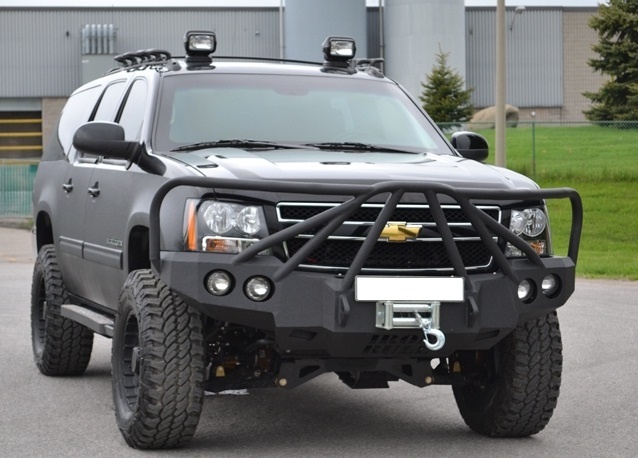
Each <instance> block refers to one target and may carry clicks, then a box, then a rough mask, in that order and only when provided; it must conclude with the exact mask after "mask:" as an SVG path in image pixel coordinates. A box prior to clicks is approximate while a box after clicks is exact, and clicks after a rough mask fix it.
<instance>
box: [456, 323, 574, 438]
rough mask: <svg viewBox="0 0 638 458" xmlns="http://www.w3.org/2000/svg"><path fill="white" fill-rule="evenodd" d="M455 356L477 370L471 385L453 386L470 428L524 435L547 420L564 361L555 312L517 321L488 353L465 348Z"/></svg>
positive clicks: (487, 433)
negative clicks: (523, 321)
mask: <svg viewBox="0 0 638 458" xmlns="http://www.w3.org/2000/svg"><path fill="white" fill-rule="evenodd" d="M460 359H461V364H462V365H465V366H467V365H470V366H474V367H475V368H476V369H478V371H479V376H478V377H477V378H476V379H475V380H474V381H473V382H472V383H471V384H470V385H463V386H454V387H453V390H454V397H455V399H456V403H457V406H458V408H459V411H460V413H461V416H462V417H463V420H465V423H466V424H467V425H468V426H469V427H470V428H471V429H472V430H474V431H475V432H477V433H479V434H483V435H485V436H491V437H526V436H530V435H532V434H536V433H538V432H540V431H541V430H542V429H543V428H545V426H546V425H547V423H549V420H550V418H551V417H552V414H553V412H554V409H555V408H556V402H557V400H558V394H559V390H560V381H561V372H562V365H563V355H562V342H561V335H560V328H559V325H558V317H557V316H556V313H551V314H549V315H546V316H543V317H541V318H538V319H536V320H532V321H529V322H527V323H525V324H524V325H521V326H519V327H518V328H516V329H515V330H514V332H513V333H512V334H510V335H509V336H507V337H506V338H505V339H503V340H502V341H501V342H499V343H498V344H497V345H496V346H495V347H494V348H493V349H491V350H489V351H487V352H476V353H469V352H467V353H464V354H462V355H461V358H460ZM463 360H465V361H463ZM470 360H471V361H470Z"/></svg>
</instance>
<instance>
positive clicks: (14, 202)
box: [0, 159, 39, 218]
mask: <svg viewBox="0 0 638 458" xmlns="http://www.w3.org/2000/svg"><path fill="white" fill-rule="evenodd" d="M38 163H39V162H38V161H37V160H33V161H26V160H20V161H19V160H9V159H0V218H29V217H31V216H32V215H31V207H32V204H31V193H32V192H33V181H34V180H35V173H36V171H37V169H38Z"/></svg>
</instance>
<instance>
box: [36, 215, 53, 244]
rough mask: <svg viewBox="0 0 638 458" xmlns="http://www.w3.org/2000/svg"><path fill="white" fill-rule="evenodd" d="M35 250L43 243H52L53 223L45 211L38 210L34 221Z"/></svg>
mask: <svg viewBox="0 0 638 458" xmlns="http://www.w3.org/2000/svg"><path fill="white" fill-rule="evenodd" d="M35 228H36V244H37V250H38V251H40V248H42V247H43V246H44V245H50V244H53V225H52V224H51V218H50V217H49V215H48V214H47V213H44V212H40V213H38V217H37V219H36V221H35Z"/></svg>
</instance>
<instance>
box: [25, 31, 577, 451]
mask: <svg viewBox="0 0 638 458" xmlns="http://www.w3.org/2000/svg"><path fill="white" fill-rule="evenodd" d="M215 46H216V38H215V36H214V34H212V33H209V32H189V33H187V34H186V39H185V47H186V53H187V56H186V57H185V58H179V59H176V58H173V57H171V56H170V55H169V53H167V52H165V51H161V50H147V51H144V52H137V53H128V54H124V55H122V56H119V57H118V58H117V60H118V61H119V62H121V63H122V67H120V68H118V69H116V70H113V71H111V72H109V73H108V74H107V75H106V76H104V77H102V78H100V79H98V80H96V81H93V82H91V83H89V84H86V85H84V86H82V87H81V88H79V89H78V90H76V91H75V92H74V93H73V95H72V96H71V97H70V99H69V101H68V103H67V105H66V106H65V108H64V111H63V112H62V115H61V117H60V121H59V125H58V127H57V136H56V138H55V140H54V141H53V142H52V143H51V144H50V145H48V146H47V148H46V150H45V154H44V156H43V159H42V163H41V165H40V168H39V170H38V175H37V178H36V183H35V191H34V196H33V199H34V212H35V214H34V217H35V225H36V241H37V248H38V257H37V262H36V264H35V269H34V274H33V287H32V288H33V289H32V315H31V317H32V334H33V349H34V354H35V361H36V364H37V366H38V368H39V369H40V371H41V372H42V373H44V374H46V375H72V374H82V373H83V372H84V371H85V370H86V367H87V365H88V362H89V358H90V354H91V348H92V342H93V333H98V334H101V335H103V336H107V337H112V338H113V350H112V366H113V395H114V403H115V412H116V417H117V423H118V426H119V428H120V430H121V432H122V434H123V435H124V438H125V439H126V441H127V442H128V444H129V445H130V446H132V447H136V448H164V447H166V448H167V447H176V446H180V445H183V444H185V443H187V442H188V441H189V440H190V439H191V437H192V436H193V434H194V432H195V428H196V426H197V423H198V421H199V417H200V413H201V410H202V404H203V398H204V393H205V390H208V391H212V392H220V391H224V390H228V389H246V388H257V387H281V388H293V387H296V386H298V385H300V384H302V383H305V382H307V381H309V380H311V379H313V378H314V377H316V376H318V375H320V374H323V373H326V372H334V373H336V374H337V375H338V377H339V378H340V379H341V380H342V381H343V382H344V383H345V384H346V385H348V386H349V387H351V388H387V387H388V382H391V381H397V380H403V381H405V382H407V383H410V384H413V385H416V386H419V387H425V386H428V385H432V384H447V385H451V386H452V388H453V391H454V396H455V398H456V401H457V404H458V407H459V410H460V412H461V415H462V416H463V418H464V420H465V421H466V423H467V424H468V425H469V427H470V428H472V429H473V430H475V431H477V432H479V433H481V434H484V435H489V436H528V435H530V434H535V433H537V432H539V431H540V430H542V429H543V428H544V427H545V425H546V424H547V423H548V421H549V419H550V417H551V415H552V413H553V410H554V408H555V406H556V400H557V397H558V392H559V385H560V378H561V366H562V354H561V352H562V347H561V337H560V331H559V326H558V319H557V316H556V313H555V310H556V309H557V308H558V307H560V306H561V305H563V304H564V303H565V302H566V301H567V299H568V298H569V296H570V295H571V294H572V292H573V290H574V277H575V264H576V258H577V253H578V245H579V238H580V231H581V226H582V209H581V202H580V199H579V196H578V194H577V193H576V192H575V191H573V190H571V189H547V190H541V189H538V186H537V185H536V184H534V183H533V182H532V181H531V180H529V179H528V178H526V177H524V176H521V175H518V174H516V173H513V172H511V171H509V170H505V169H501V168H496V167H491V166H487V165H484V164H482V163H481V161H482V160H484V159H485V158H486V157H487V153H488V150H487V143H486V142H485V140H484V139H483V138H482V137H480V136H478V135H477V134H473V133H469V132H460V133H457V134H455V135H454V136H453V137H452V140H451V143H450V142H448V141H447V140H446V138H445V137H444V136H443V135H442V134H441V132H440V131H439V130H438V129H437V128H436V126H435V124H434V123H433V122H432V120H431V119H430V118H429V117H428V116H427V115H426V114H425V113H424V112H423V111H422V110H421V109H420V107H419V105H418V104H417V103H416V102H415V100H414V99H412V98H411V97H410V96H409V95H408V94H406V93H405V92H404V90H403V89H402V88H401V87H400V86H399V85H397V84H396V83H395V82H394V81H392V80H390V79H388V78H386V77H385V76H384V75H383V74H382V73H381V71H380V70H379V69H378V68H376V66H375V65H376V61H370V60H355V59H354V49H355V45H354V42H353V41H352V40H351V39H347V38H329V39H327V40H326V42H325V43H324V55H325V62H323V63H319V64H316V63H315V64H312V63H303V62H289V61H288V62H276V63H275V62H264V61H262V62H254V59H253V60H252V61H251V62H249V63H238V62H237V61H238V60H239V59H238V58H233V61H232V62H225V63H223V62H220V60H222V59H221V58H220V59H216V61H215V62H214V63H213V62H212V59H211V54H212V53H213V52H214V50H215ZM554 198H559V199H569V200H570V202H571V205H572V229H571V236H570V244H569V252H568V255H567V256H565V257H560V256H554V255H553V251H552V244H551V240H550V231H549V221H548V216H547V211H546V207H545V200H546V199H554Z"/></svg>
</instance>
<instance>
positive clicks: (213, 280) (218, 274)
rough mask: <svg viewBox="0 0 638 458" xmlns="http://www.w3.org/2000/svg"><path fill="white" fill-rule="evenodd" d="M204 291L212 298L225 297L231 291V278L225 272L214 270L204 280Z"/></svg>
mask: <svg viewBox="0 0 638 458" xmlns="http://www.w3.org/2000/svg"><path fill="white" fill-rule="evenodd" d="M206 289H207V290H208V292H209V293H211V294H212V295H213V296H225V295H226V294H228V293H230V290H231V289H233V277H232V276H231V275H230V274H229V273H228V272H226V271H223V270H215V271H213V272H211V273H210V274H209V275H208V278H206Z"/></svg>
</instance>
